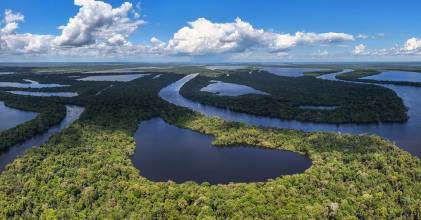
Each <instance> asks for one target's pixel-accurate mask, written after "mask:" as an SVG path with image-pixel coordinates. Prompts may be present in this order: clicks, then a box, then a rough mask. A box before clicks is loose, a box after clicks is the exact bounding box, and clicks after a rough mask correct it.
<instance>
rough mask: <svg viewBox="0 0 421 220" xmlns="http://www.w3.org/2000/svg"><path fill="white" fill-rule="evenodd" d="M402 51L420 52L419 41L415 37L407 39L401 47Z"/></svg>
mask: <svg viewBox="0 0 421 220" xmlns="http://www.w3.org/2000/svg"><path fill="white" fill-rule="evenodd" d="M403 50H405V51H421V39H420V38H415V37H413V38H410V39H408V40H407V41H406V43H405V45H404V47H403Z"/></svg>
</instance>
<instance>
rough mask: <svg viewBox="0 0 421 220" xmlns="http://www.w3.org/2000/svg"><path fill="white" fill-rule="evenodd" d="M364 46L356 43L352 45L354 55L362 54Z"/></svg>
mask: <svg viewBox="0 0 421 220" xmlns="http://www.w3.org/2000/svg"><path fill="white" fill-rule="evenodd" d="M365 48H366V46H365V45H364V44H358V45H357V46H355V47H354V51H353V52H354V54H355V55H361V54H364V52H365Z"/></svg>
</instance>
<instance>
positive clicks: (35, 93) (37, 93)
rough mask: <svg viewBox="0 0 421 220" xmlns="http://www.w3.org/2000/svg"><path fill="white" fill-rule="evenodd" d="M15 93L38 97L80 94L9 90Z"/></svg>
mask: <svg viewBox="0 0 421 220" xmlns="http://www.w3.org/2000/svg"><path fill="white" fill-rule="evenodd" d="M7 92H10V93H13V94H15V95H29V96H38V97H50V96H58V97H75V96H78V95H79V94H78V93H77V92H29V91H7Z"/></svg>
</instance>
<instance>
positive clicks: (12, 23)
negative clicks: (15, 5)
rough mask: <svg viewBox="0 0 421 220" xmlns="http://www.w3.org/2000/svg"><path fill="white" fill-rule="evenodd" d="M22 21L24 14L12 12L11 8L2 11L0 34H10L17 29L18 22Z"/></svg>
mask: <svg viewBox="0 0 421 220" xmlns="http://www.w3.org/2000/svg"><path fill="white" fill-rule="evenodd" d="M23 21H24V16H23V15H22V14H20V13H13V12H12V10H9V9H7V10H5V11H4V19H3V21H2V22H3V24H4V27H3V28H2V29H0V34H12V33H14V32H15V31H16V29H18V26H19V25H18V23H19V22H23Z"/></svg>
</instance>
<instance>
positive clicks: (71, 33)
mask: <svg viewBox="0 0 421 220" xmlns="http://www.w3.org/2000/svg"><path fill="white" fill-rule="evenodd" d="M74 3H75V5H78V6H80V9H79V12H78V13H77V14H76V15H75V16H74V17H72V18H70V19H69V22H68V23H67V24H66V25H64V26H60V27H59V28H60V29H61V30H62V33H61V34H60V35H58V36H54V35H36V34H31V33H24V34H19V33H16V30H17V28H18V24H19V23H20V22H23V21H24V16H23V15H22V14H20V13H14V12H12V11H11V10H5V12H4V19H3V20H2V25H3V27H2V26H0V54H1V55H2V56H3V57H7V56H8V55H35V56H41V55H43V56H48V55H49V56H94V57H98V56H109V55H115V56H119V55H121V56H124V55H123V54H125V55H126V54H127V55H132V54H133V53H134V52H137V53H141V52H140V51H142V52H143V51H145V50H147V49H148V48H147V47H146V46H144V45H132V44H131V43H130V42H129V41H128V37H129V36H130V35H131V34H132V33H133V32H134V31H136V30H137V29H138V28H139V27H140V26H141V25H142V24H143V23H144V21H143V20H140V19H139V15H138V12H136V11H135V9H133V6H132V4H131V3H128V2H125V3H123V4H122V5H121V6H120V7H117V8H113V7H112V6H111V5H110V4H107V3H104V2H102V1H95V0H75V1H74ZM41 53H42V54H41Z"/></svg>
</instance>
